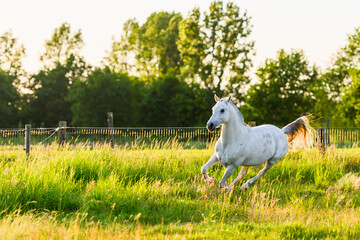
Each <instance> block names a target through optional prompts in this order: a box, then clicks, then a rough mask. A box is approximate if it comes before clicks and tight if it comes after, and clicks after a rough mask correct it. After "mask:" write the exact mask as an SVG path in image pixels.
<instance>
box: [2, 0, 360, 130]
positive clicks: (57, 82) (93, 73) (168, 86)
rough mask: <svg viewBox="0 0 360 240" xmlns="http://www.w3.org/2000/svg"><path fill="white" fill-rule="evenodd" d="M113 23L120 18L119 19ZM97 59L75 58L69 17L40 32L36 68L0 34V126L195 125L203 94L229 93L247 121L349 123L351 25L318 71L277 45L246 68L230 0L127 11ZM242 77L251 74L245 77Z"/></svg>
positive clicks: (352, 109)
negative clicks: (141, 15) (183, 9)
mask: <svg viewBox="0 0 360 240" xmlns="http://www.w3.org/2000/svg"><path fill="white" fill-rule="evenodd" d="M120 27H121V26H120ZM122 28H123V32H122V35H121V36H120V37H119V38H117V37H113V42H112V45H111V46H110V50H109V51H108V52H106V53H105V57H104V59H103V61H102V63H101V65H100V66H90V65H89V64H88V63H87V61H86V59H85V58H84V57H83V56H82V53H81V51H82V48H83V46H84V44H85V43H84V40H83V35H82V31H81V29H78V30H74V29H72V28H71V26H70V24H69V23H63V24H61V25H60V26H59V27H57V28H55V29H54V31H53V33H52V35H51V36H50V38H49V39H46V40H45V42H44V43H45V44H44V51H43V53H42V54H41V56H40V60H41V63H42V67H41V68H40V70H39V71H38V72H36V73H34V74H32V75H30V74H28V73H26V71H25V70H24V67H23V63H22V61H23V58H24V57H25V47H24V45H23V44H21V42H20V41H19V40H18V39H17V38H16V37H15V36H13V33H12V32H11V31H7V32H5V33H3V34H2V35H0V116H1V118H0V128H1V127H16V126H18V125H19V124H20V123H21V124H23V123H31V124H33V126H34V127H40V126H47V127H50V126H57V124H58V121H60V120H66V121H68V123H69V124H71V125H76V126H104V125H105V124H106V113H107V112H113V113H114V124H115V126H204V124H205V122H206V121H207V119H208V118H209V116H210V114H211V107H212V106H213V104H214V102H213V94H214V93H216V94H218V95H221V96H225V95H228V94H230V93H231V94H233V98H232V99H234V102H235V103H236V104H237V106H238V107H240V110H241V111H242V113H243V115H244V117H245V119H246V120H247V121H256V122H257V124H262V123H272V124H276V125H279V126H283V125H284V124H287V123H289V122H290V121H293V120H294V119H296V118H298V117H299V116H301V115H304V114H311V115H314V116H315V118H316V119H319V120H318V121H317V122H315V123H314V124H315V126H324V122H326V119H331V121H330V126H337V127H359V124H360V119H359V118H360V117H359V112H360V106H359V99H360V96H359V92H360V89H359V79H360V74H359V72H360V27H358V28H356V29H355V31H354V32H353V33H351V34H349V35H348V39H347V43H346V44H345V46H344V47H342V48H341V49H339V50H338V51H337V52H336V54H335V55H334V56H333V58H332V59H331V62H330V65H329V66H328V67H327V68H326V69H325V71H324V72H322V71H321V70H319V69H318V68H317V67H315V64H310V63H309V61H308V60H307V58H306V57H305V53H304V52H303V50H301V49H298V50H290V51H288V50H284V49H280V50H279V51H278V53H277V56H276V57H275V58H273V59H271V58H268V59H265V62H264V64H263V65H261V66H260V67H258V69H254V70H255V71H256V76H255V77H256V79H251V78H252V75H251V74H250V70H251V67H252V56H253V55H254V52H255V42H254V41H253V40H252V36H251V33H252V28H253V26H252V19H251V17H250V16H249V15H248V13H247V11H246V10H245V9H242V8H241V7H240V6H238V5H237V4H236V3H235V2H227V3H224V2H223V1H214V2H212V3H211V4H210V7H209V9H205V10H201V9H199V8H194V9H193V10H192V11H191V12H190V13H189V14H188V15H187V16H182V15H181V14H180V13H176V12H166V11H160V12H154V13H152V14H150V15H149V16H148V17H147V18H146V20H145V21H144V23H139V22H138V21H137V20H136V19H129V20H128V21H126V22H125V24H124V25H123V26H122ZM250 80H252V81H250Z"/></svg>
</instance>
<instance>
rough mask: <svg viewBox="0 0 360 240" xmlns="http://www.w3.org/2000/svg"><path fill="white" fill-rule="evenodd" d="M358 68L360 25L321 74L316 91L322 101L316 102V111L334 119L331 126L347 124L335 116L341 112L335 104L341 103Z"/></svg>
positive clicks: (326, 117) (359, 61) (359, 67)
mask: <svg viewBox="0 0 360 240" xmlns="http://www.w3.org/2000/svg"><path fill="white" fill-rule="evenodd" d="M358 69H360V27H358V28H356V29H355V33H353V34H349V35H348V38H347V44H346V45H345V46H344V47H342V48H341V49H339V50H338V51H337V53H336V54H335V55H334V56H333V57H332V60H331V64H330V67H328V68H327V69H326V71H325V73H324V74H322V75H321V81H320V82H319V85H318V91H316V95H317V96H316V97H317V98H319V99H321V101H317V102H316V104H315V107H314V108H315V111H316V112H318V113H319V115H320V116H322V117H323V119H324V120H325V119H332V120H331V121H330V123H331V126H344V124H347V123H345V122H344V121H342V120H343V119H342V120H340V119H335V118H334V116H337V115H339V113H336V112H337V110H338V108H336V107H333V106H335V105H337V104H341V101H342V97H343V94H344V93H346V92H347V90H348V88H349V87H350V86H351V85H352V81H353V79H354V78H353V77H351V76H350V73H351V72H353V71H354V70H358ZM340 122H341V123H340ZM339 124H341V125H339Z"/></svg>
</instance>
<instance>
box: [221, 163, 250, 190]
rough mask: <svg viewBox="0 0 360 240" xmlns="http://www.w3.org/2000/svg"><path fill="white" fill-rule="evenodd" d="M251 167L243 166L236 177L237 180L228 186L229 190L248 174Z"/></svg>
mask: <svg viewBox="0 0 360 240" xmlns="http://www.w3.org/2000/svg"><path fill="white" fill-rule="evenodd" d="M248 169H249V167H242V168H241V170H240V173H239V175H238V176H237V177H236V178H235V180H234V181H233V182H232V183H230V184H229V186H227V187H226V190H227V191H231V190H232V189H233V188H234V186H235V185H236V184H237V183H238V182H239V181H240V180H241V179H242V178H243V177H244V176H245V175H246V173H247V171H248Z"/></svg>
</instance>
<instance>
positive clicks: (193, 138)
mask: <svg viewBox="0 0 360 240" xmlns="http://www.w3.org/2000/svg"><path fill="white" fill-rule="evenodd" d="M61 129H65V130H66V135H65V136H66V137H65V140H66V142H67V143H70V144H76V143H98V144H102V143H108V142H109V141H110V136H111V134H112V135H113V142H114V144H117V145H122V144H126V143H131V142H134V141H137V142H140V143H146V142H152V141H168V140H172V139H176V140H177V141H178V142H180V143H181V142H199V143H208V142H210V141H212V140H214V139H217V138H218V137H219V136H220V129H217V130H216V131H214V132H209V131H208V130H207V129H206V128H205V127H157V128H151V127H142V128H135V127H133V128H130V127H129V128H124V127H114V128H107V127H65V128H59V127H57V128H31V141H30V144H31V145H39V144H43V145H48V144H52V143H54V142H56V143H57V142H58V141H59V135H58V133H59V130H61ZM326 138H327V140H326V141H327V145H336V147H350V146H353V145H354V144H355V145H359V143H360V128H327V129H326ZM316 140H317V137H316V136H315V141H316ZM24 144H25V129H23V128H16V129H15V128H11V129H0V145H7V146H20V145H21V146H24ZM359 146H360V145H359Z"/></svg>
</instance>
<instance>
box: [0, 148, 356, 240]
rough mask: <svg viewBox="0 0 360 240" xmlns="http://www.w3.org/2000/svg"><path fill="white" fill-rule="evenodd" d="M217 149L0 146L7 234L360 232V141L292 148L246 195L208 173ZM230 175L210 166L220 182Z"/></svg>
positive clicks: (1, 224) (278, 235)
mask: <svg viewBox="0 0 360 240" xmlns="http://www.w3.org/2000/svg"><path fill="white" fill-rule="evenodd" d="M212 153H213V150H212V149H203V150H197V149H184V148H183V146H182V145H180V144H178V143H176V142H168V143H166V144H163V145H159V144H157V143H153V144H152V145H150V146H147V147H146V148H145V147H143V146H142V145H137V144H133V145H130V146H122V147H116V148H114V149H112V148H110V147H109V146H106V145H105V146H104V145H102V146H86V145H83V146H77V147H73V146H69V145H67V146H64V147H63V148H58V146H56V145H52V146H47V147H38V148H37V149H36V150H34V151H32V152H31V155H30V157H28V158H26V157H25V156H24V153H23V152H22V151H20V150H9V149H8V148H6V149H1V148H0V213H1V219H0V238H3V239H11V238H12V239H18V238H29V239H39V238H40V239H41V238H43V239H59V238H61V239H64V238H69V239H95V238H100V239H101V238H106V239H109V238H110V239H118V238H156V239H159V238H160V239H162V238H194V239H202V238H204V239H219V238H225V237H226V238H230V239H239V238H245V237H246V238H250V239H294V238H303V239H311V238H313V239H315V238H335V239H336V238H338V239H347V238H348V239H352V238H354V237H358V236H360V208H359V207H360V191H359V188H360V174H359V170H360V149H359V148H351V149H329V150H328V151H327V153H326V154H325V155H323V154H321V153H319V152H318V151H317V150H315V149H314V150H300V151H297V152H290V153H288V154H287V155H286V156H285V157H284V159H282V160H281V161H280V162H279V163H277V164H276V165H275V166H274V167H273V168H272V169H271V170H269V172H268V174H267V175H266V176H264V177H262V178H261V179H259V180H258V181H257V182H256V183H255V184H254V185H253V186H252V187H251V188H250V189H249V190H248V191H247V192H241V191H240V190H239V186H238V187H237V188H236V189H235V191H234V192H232V193H230V194H228V193H224V192H223V191H222V190H221V189H219V187H218V186H217V185H216V184H215V185H209V184H206V183H205V182H204V181H203V179H202V177H201V174H200V167H201V165H202V164H204V163H205V162H206V161H207V160H208V158H209V157H210V156H211V154H212ZM261 167H262V166H258V167H252V168H251V169H250V170H249V173H248V174H247V175H246V176H245V179H244V180H243V181H246V180H247V179H249V178H250V177H253V176H255V175H256V173H257V172H258V171H259V170H260V169H261ZM223 172H224V169H223V167H222V166H221V165H220V164H219V165H216V166H214V167H213V168H212V169H210V175H212V176H214V177H216V178H217V179H220V178H221V176H222V174H223ZM237 173H238V171H237V172H235V173H234V175H233V177H232V179H234V177H236V175H237ZM229 182H230V180H229Z"/></svg>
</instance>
